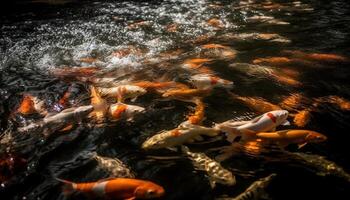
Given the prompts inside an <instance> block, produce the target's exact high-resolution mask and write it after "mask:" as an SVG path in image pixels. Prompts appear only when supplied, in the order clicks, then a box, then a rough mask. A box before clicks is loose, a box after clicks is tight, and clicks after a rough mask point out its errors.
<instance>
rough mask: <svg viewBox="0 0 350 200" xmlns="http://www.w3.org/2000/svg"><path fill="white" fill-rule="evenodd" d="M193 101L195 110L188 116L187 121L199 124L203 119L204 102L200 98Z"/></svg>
mask: <svg viewBox="0 0 350 200" xmlns="http://www.w3.org/2000/svg"><path fill="white" fill-rule="evenodd" d="M195 103H196V110H195V112H194V113H193V114H192V115H190V116H189V117H188V121H189V122H190V123H191V124H201V123H202V121H203V119H204V112H205V104H204V103H203V102H202V101H201V100H200V99H196V100H195Z"/></svg>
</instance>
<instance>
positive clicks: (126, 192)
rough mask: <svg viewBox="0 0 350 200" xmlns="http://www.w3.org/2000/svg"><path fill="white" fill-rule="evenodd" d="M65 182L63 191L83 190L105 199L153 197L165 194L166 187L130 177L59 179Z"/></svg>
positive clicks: (70, 192) (88, 194)
mask: <svg viewBox="0 0 350 200" xmlns="http://www.w3.org/2000/svg"><path fill="white" fill-rule="evenodd" d="M57 180H58V181H60V182H62V183H63V184H64V186H63V193H64V194H65V195H70V194H72V193H74V192H81V193H83V194H86V195H87V196H90V197H99V198H105V199H152V198H159V197H161V196H163V195H164V193H165V191H164V188H163V187H162V186H160V185H157V184H155V183H153V182H150V181H144V180H138V179H130V178H110V179H105V180H100V181H98V182H90V183H73V182H70V181H66V180H62V179H57Z"/></svg>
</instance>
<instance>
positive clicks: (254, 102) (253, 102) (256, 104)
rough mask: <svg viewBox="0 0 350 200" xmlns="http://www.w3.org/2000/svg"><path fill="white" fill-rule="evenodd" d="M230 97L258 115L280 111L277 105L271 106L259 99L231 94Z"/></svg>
mask: <svg viewBox="0 0 350 200" xmlns="http://www.w3.org/2000/svg"><path fill="white" fill-rule="evenodd" d="M232 97H233V98H234V99H235V100H238V101H240V102H241V103H243V104H244V105H246V106H247V107H249V108H250V109H252V110H254V111H256V112H258V113H266V112H269V111H271V110H281V108H280V107H279V106H278V105H275V104H272V103H270V102H268V101H267V100H265V99H263V98H260V97H242V96H238V95H236V94H232Z"/></svg>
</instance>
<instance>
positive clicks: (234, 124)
mask: <svg viewBox="0 0 350 200" xmlns="http://www.w3.org/2000/svg"><path fill="white" fill-rule="evenodd" d="M288 114H289V113H288V111H286V110H274V111H270V112H267V113H264V114H262V115H260V116H258V117H256V118H254V119H252V120H250V121H235V120H229V121H226V122H222V123H220V124H216V125H215V128H218V129H220V130H221V131H223V132H225V133H226V134H227V140H228V141H229V142H233V141H234V139H235V138H236V137H237V136H241V137H242V139H243V140H245V139H246V138H249V137H254V136H255V135H256V134H257V133H259V132H265V131H274V130H275V129H276V127H277V126H279V125H290V123H289V122H288V121H287V117H288Z"/></svg>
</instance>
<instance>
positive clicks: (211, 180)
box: [209, 179, 216, 189]
mask: <svg viewBox="0 0 350 200" xmlns="http://www.w3.org/2000/svg"><path fill="white" fill-rule="evenodd" d="M209 184H210V187H211V188H212V189H213V188H215V185H216V182H215V181H214V180H213V179H209Z"/></svg>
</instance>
